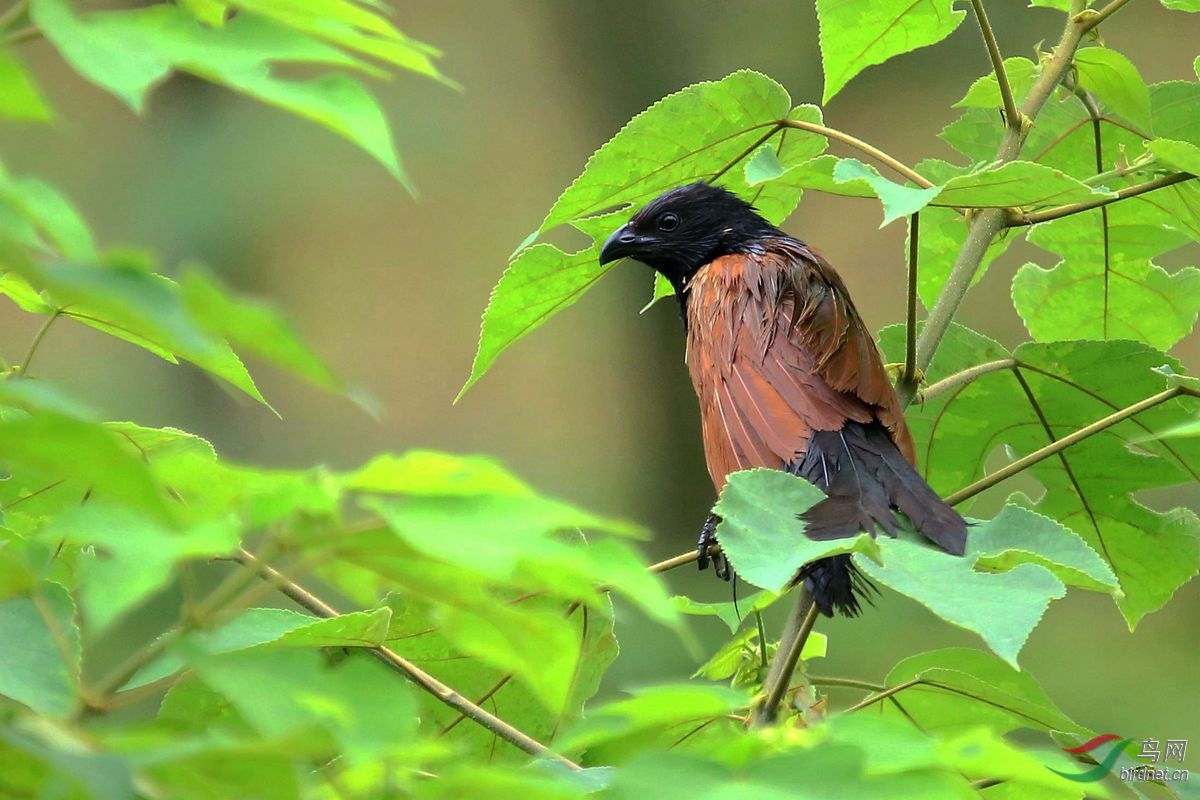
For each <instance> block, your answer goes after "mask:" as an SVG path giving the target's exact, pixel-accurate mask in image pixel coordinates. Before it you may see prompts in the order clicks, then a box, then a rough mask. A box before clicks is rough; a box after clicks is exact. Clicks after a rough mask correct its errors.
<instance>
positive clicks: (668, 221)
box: [658, 211, 679, 231]
mask: <svg viewBox="0 0 1200 800" xmlns="http://www.w3.org/2000/svg"><path fill="white" fill-rule="evenodd" d="M678 227H679V215H678V214H672V213H671V212H669V211H668V212H667V213H666V214H663V215H662V216H661V217H659V218H658V229H659V230H660V231H673V230H675V229H676V228H678Z"/></svg>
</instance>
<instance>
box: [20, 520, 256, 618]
mask: <svg viewBox="0 0 1200 800" xmlns="http://www.w3.org/2000/svg"><path fill="white" fill-rule="evenodd" d="M42 535H43V536H45V537H47V538H48V539H49V540H52V541H60V542H70V543H72V544H74V545H76V546H80V547H85V548H87V549H85V551H84V552H83V553H82V554H81V557H80V559H79V563H78V567H77V569H78V571H79V582H80V588H79V595H80V598H81V601H82V606H83V608H82V613H81V616H82V619H83V622H84V625H85V627H86V629H87V630H88V632H89V633H90V634H93V635H96V634H99V633H101V632H103V631H104V630H105V629H106V628H107V627H108V626H109V625H111V624H112V623H113V622H115V621H116V620H117V619H118V618H119V617H120V616H121V615H122V614H124V613H125V612H127V611H129V610H131V609H132V608H134V607H136V606H137V605H139V604H140V603H142V602H144V601H145V600H147V599H148V598H149V597H151V596H152V595H154V594H155V593H157V592H158V591H160V590H161V589H163V588H165V587H166V586H167V584H168V583H170V581H171V579H172V576H173V574H174V568H175V565H176V564H178V563H180V562H183V561H189V560H192V559H201V558H203V559H207V558H211V557H213V556H219V555H228V554H229V553H231V552H233V551H234V550H235V549H236V548H237V546H238V529H237V527H236V525H235V520H232V519H224V520H216V521H213V522H211V523H208V524H205V525H199V526H196V527H193V528H191V529H189V530H186V531H173V530H170V529H168V528H166V527H164V526H162V525H161V524H159V523H157V522H155V521H154V520H152V519H147V518H146V517H142V516H139V515H137V514H133V513H130V512H129V511H126V510H123V509H121V508H119V507H115V506H112V505H108V504H105V503H100V502H89V503H87V504H86V505H81V506H78V507H77V508H73V509H69V510H67V511H64V512H63V513H62V514H60V515H58V516H57V517H56V518H55V519H53V520H52V521H51V522H50V524H48V525H47V526H46V527H45V529H44V530H43V532H42Z"/></svg>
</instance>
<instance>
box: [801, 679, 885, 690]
mask: <svg viewBox="0 0 1200 800" xmlns="http://www.w3.org/2000/svg"><path fill="white" fill-rule="evenodd" d="M808 682H809V683H811V684H812V685H813V686H838V687H841V688H844V689H863V690H864V691H868V692H882V691H884V690H885V689H887V687H886V686H883V685H882V684H878V683H872V682H871V681H860V680H858V679H857V678H839V677H837V676H832V675H809V676H808Z"/></svg>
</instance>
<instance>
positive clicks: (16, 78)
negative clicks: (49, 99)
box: [0, 48, 54, 122]
mask: <svg viewBox="0 0 1200 800" xmlns="http://www.w3.org/2000/svg"><path fill="white" fill-rule="evenodd" d="M0 114H3V115H4V116H6V117H12V118H13V119H21V120H29V121H32V122H49V121H50V120H51V119H53V117H54V114H53V112H51V110H50V106H49V105H47V104H46V100H45V99H44V98H43V97H42V93H41V90H39V89H38V87H37V84H35V83H34V82H33V79H32V78H30V77H29V73H27V72H26V71H25V66H24V65H23V64H22V63H21V62H20V61H18V60H17V59H16V58H14V57H13V56H12V54H11V53H9V52H8V50H7V49H6V48H0Z"/></svg>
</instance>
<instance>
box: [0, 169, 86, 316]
mask: <svg viewBox="0 0 1200 800" xmlns="http://www.w3.org/2000/svg"><path fill="white" fill-rule="evenodd" d="M0 200H3V201H6V202H7V203H8V204H9V205H10V206H11V207H12V208H13V209H14V210H16V211H17V213H19V214H20V215H21V216H22V217H24V218H25V220H26V221H27V222H28V224H29V225H30V226H31V227H30V228H29V229H28V232H27V233H24V234H23V235H21V236H20V239H19V240H20V242H21V244H23V245H25V246H27V247H34V248H36V249H38V250H41V251H43V252H45V253H48V254H51V255H58V256H61V257H63V258H68V259H72V260H77V261H94V260H96V258H97V254H96V243H95V242H94V241H93V239H92V233H91V231H90V230H88V226H87V222H85V221H84V219H83V217H82V216H80V214H79V212H78V211H77V210H76V209H75V207H74V206H73V205H71V202H70V201H69V200H68V199H67V198H66V197H65V196H64V195H63V194H62V193H61V192H59V191H58V190H57V189H55V188H54V187H52V186H50V185H49V184H47V183H43V182H42V181H40V180H38V179H37V178H13V177H11V176H9V175H7V174H5V173H4V170H3V168H0ZM56 251H57V252H56ZM27 310H28V309H27Z"/></svg>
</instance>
